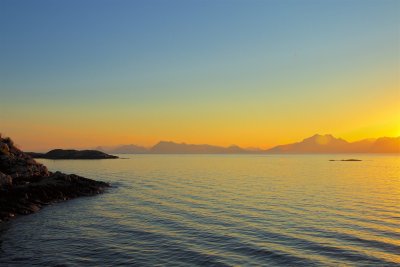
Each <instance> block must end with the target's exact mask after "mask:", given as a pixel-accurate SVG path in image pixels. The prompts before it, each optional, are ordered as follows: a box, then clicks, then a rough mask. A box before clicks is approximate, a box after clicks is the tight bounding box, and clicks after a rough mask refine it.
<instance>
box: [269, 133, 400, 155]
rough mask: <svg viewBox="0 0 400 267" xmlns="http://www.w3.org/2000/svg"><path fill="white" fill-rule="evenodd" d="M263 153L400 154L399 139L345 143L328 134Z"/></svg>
mask: <svg viewBox="0 0 400 267" xmlns="http://www.w3.org/2000/svg"><path fill="white" fill-rule="evenodd" d="M264 152H265V153H274V154H278V153H279V154H285V153H288V154H290V153H400V137H381V138H378V139H364V140H361V141H356V142H347V141H346V140H343V139H341V138H335V137H334V136H332V135H330V134H326V135H320V134H316V135H313V136H311V137H309V138H306V139H304V140H303V141H301V142H297V143H292V144H287V145H280V146H276V147H273V148H271V149H268V150H265V151H264Z"/></svg>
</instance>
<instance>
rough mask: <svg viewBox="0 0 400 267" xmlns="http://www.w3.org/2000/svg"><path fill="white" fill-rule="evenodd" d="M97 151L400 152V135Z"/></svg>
mask: <svg viewBox="0 0 400 267" xmlns="http://www.w3.org/2000/svg"><path fill="white" fill-rule="evenodd" d="M95 149H96V150H100V151H103V152H105V153H109V154H303V153H304V154H314V153H320V154H322V153H400V136H399V137H381V138H376V139H364V140H361V141H356V142H348V141H346V140H344V139H342V138H336V137H334V136H332V135H330V134H325V135H320V134H316V135H313V136H311V137H308V138H305V139H304V140H302V141H300V142H297V143H292V144H286V145H279V146H275V147H273V148H270V149H265V150H262V149H256V148H251V149H249V148H247V149H246V148H241V147H238V146H235V145H232V146H229V147H221V146H213V145H207V144H204V145H194V144H186V143H175V142H170V141H161V142H159V143H157V144H156V145H154V146H152V147H149V148H147V147H143V146H138V145H132V144H131V145H120V146H116V147H103V146H99V147H96V148H95Z"/></svg>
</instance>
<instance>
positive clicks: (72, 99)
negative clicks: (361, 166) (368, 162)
mask: <svg viewBox="0 0 400 267" xmlns="http://www.w3.org/2000/svg"><path fill="white" fill-rule="evenodd" d="M399 77H400V1H397V0H393V1H386V0H376V1H368V0H359V1H357V0H344V1H340V0H337V1H321V0H315V1H307V0H304V1H299V0H292V1H291V0H283V1H280V0H275V1H268V0H266V1H256V0H254V1H251V0H250V1H249V0H241V1H237V0H231V1H227V0H212V1H211V0H209V1H207V0H204V1H203V0H197V1H195V0H181V1H174V0H169V1H165V0H159V1H153V0H149V1H123V0H117V1H111V0H108V1H102V0H96V1H90V0H85V1H73V0H68V1H52V0H49V1H41V0H38V1H20V0H17V1H14V0H1V1H0V132H2V133H3V134H4V135H7V136H11V137H12V138H13V139H14V140H15V142H16V143H17V144H18V145H19V146H20V147H21V148H23V149H25V150H46V149H50V148H55V147H61V148H83V147H93V146H97V145H118V144H132V143H133V144H139V145H146V146H149V145H153V144H154V143H156V142H158V141H160V140H170V141H177V142H187V143H195V144H201V143H208V144H214V145H224V146H227V145H231V144H237V145H239V146H243V147H262V148H267V147H271V146H273V145H277V144H283V143H290V142H293V141H297V140H301V139H303V138H305V137H308V136H311V135H313V134H315V133H321V134H324V133H331V134H333V135H335V136H337V137H342V138H344V139H346V140H349V141H353V140H359V139H363V138H370V137H379V136H399V135H400V78H399Z"/></svg>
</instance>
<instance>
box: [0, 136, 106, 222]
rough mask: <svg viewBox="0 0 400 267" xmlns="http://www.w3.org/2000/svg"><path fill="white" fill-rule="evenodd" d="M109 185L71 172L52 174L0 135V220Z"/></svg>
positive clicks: (96, 191)
mask: <svg viewBox="0 0 400 267" xmlns="http://www.w3.org/2000/svg"><path fill="white" fill-rule="evenodd" d="M107 187H109V184H107V183H104V182H99V181H94V180H91V179H87V178H83V177H80V176H78V175H74V174H70V175H68V174H63V173H60V172H55V173H52V172H50V171H48V170H47V168H46V167H45V166H44V165H42V164H40V163H38V162H36V161H35V160H34V159H33V158H32V157H31V156H30V155H28V154H26V153H24V152H22V151H21V150H19V149H18V148H17V147H15V146H14V144H13V142H12V140H11V139H10V138H1V136H0V221H4V220H7V219H9V218H11V217H14V216H15V215H18V214H30V213H33V212H35V211H37V210H39V209H40V208H41V207H43V206H44V205H47V204H50V203H53V202H58V201H64V200H67V199H71V198H75V197H79V196H91V195H95V194H99V193H101V192H103V191H104V190H105V189H106V188H107Z"/></svg>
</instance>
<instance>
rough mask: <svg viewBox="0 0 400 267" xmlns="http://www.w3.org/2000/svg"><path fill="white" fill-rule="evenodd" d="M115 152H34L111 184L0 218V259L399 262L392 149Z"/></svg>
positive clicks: (397, 173)
mask: <svg viewBox="0 0 400 267" xmlns="http://www.w3.org/2000/svg"><path fill="white" fill-rule="evenodd" d="M123 157H124V158H127V159H117V160H59V161H54V160H44V159H43V160H40V162H42V163H44V164H45V165H46V166H48V168H49V169H50V170H51V171H55V170H60V171H62V172H66V173H76V174H78V175H81V176H84V177H88V178H92V179H97V180H103V181H107V182H110V183H111V184H112V185H113V187H112V188H111V189H109V190H108V191H107V193H105V194H102V195H98V196H95V197H84V198H79V199H74V200H71V201H67V202H63V203H58V204H54V205H51V206H48V207H46V208H44V209H42V210H41V211H40V212H38V213H36V214H33V215H29V216H21V217H18V218H16V219H14V220H12V221H11V222H8V223H6V224H3V225H2V226H1V227H2V229H0V265H1V266H29V265H39V266H55V265H63V266H117V265H120V266H155V265H167V266H193V265H198V266H236V265H242V266H262V265H264V266H338V265H346V266H399V265H400V255H399V252H400V208H399V206H400V205H399V203H400V157H399V156H394V155H123ZM343 158H357V159H361V160H362V161H360V162H342V161H334V162H332V161H329V160H330V159H343Z"/></svg>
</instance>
